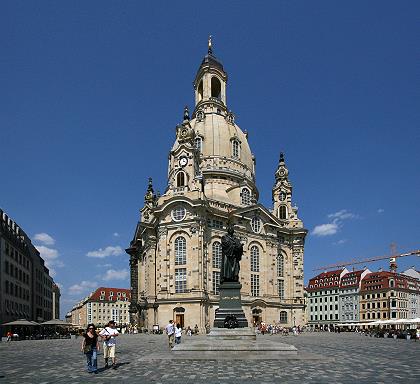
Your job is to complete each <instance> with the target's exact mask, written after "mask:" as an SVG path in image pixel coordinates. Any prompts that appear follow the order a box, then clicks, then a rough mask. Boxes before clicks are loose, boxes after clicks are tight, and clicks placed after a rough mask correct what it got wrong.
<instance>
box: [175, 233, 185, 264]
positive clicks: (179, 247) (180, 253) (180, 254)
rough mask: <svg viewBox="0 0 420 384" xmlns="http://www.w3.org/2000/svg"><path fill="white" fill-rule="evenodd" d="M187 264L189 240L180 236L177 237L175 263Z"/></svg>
mask: <svg viewBox="0 0 420 384" xmlns="http://www.w3.org/2000/svg"><path fill="white" fill-rule="evenodd" d="M184 264H187V241H186V240H185V237H182V236H179V237H177V238H176V239H175V265H184Z"/></svg>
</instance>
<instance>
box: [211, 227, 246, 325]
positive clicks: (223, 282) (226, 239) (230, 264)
mask: <svg viewBox="0 0 420 384" xmlns="http://www.w3.org/2000/svg"><path fill="white" fill-rule="evenodd" d="M221 243H222V270H221V272H222V273H221V275H220V302H219V308H218V309H217V310H216V313H215V319H214V327H216V328H245V327H248V321H247V319H246V317H245V313H244V311H243V309H242V303H241V288H242V285H241V283H240V282H239V270H240V264H239V263H240V261H241V258H242V254H243V252H244V251H243V245H242V244H241V242H240V241H239V239H238V238H237V237H235V235H234V227H233V224H229V225H228V229H227V234H226V235H224V236H223V237H222V242H221Z"/></svg>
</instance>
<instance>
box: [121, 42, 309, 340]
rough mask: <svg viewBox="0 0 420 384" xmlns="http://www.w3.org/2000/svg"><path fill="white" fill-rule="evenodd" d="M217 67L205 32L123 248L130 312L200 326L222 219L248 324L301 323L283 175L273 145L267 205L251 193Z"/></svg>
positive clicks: (138, 319) (299, 250)
mask: <svg viewBox="0 0 420 384" xmlns="http://www.w3.org/2000/svg"><path fill="white" fill-rule="evenodd" d="M227 79H228V77H227V73H226V72H225V70H224V68H223V65H222V63H221V62H220V61H219V60H218V59H217V58H216V57H215V56H214V54H213V51H212V46H211V40H209V48H208V54H207V55H206V56H205V57H204V59H203V61H202V63H201V65H200V67H199V68H198V71H197V74H196V76H195V79H194V83H193V84H194V91H195V108H194V111H193V113H192V115H191V116H190V114H189V111H188V108H185V111H184V119H183V122H182V123H181V124H179V125H178V126H177V127H176V138H175V143H174V145H173V147H172V149H171V150H170V152H169V164H168V185H167V188H166V191H165V193H164V194H163V195H162V196H157V195H156V194H155V192H154V190H153V186H152V181H151V179H149V186H148V189H147V192H146V195H145V198H144V207H143V208H142V209H141V211H140V213H141V215H140V221H139V222H138V224H137V227H136V230H135V234H134V238H133V240H132V241H131V243H130V247H129V248H128V249H127V250H126V251H127V253H128V254H129V255H130V271H131V289H132V295H131V298H132V303H131V313H132V321H133V322H135V323H137V324H138V325H139V326H140V327H145V328H148V329H149V331H151V330H152V329H153V327H154V326H157V325H159V326H160V327H161V328H162V327H163V326H165V325H166V324H167V322H168V320H169V319H173V320H174V321H175V322H176V323H181V325H182V326H191V328H193V327H195V325H196V324H197V325H198V327H199V329H200V331H201V332H204V330H205V328H206V327H208V326H209V325H212V324H213V321H214V313H215V310H216V309H217V308H218V301H219V294H218V289H219V283H220V267H221V256H222V251H221V243H220V239H221V237H222V236H223V235H224V234H225V233H226V227H227V224H228V222H230V223H233V224H234V228H235V233H236V236H238V237H239V238H240V239H241V241H242V243H243V244H244V253H243V256H242V260H241V262H240V267H241V269H240V279H239V281H240V283H241V284H242V289H241V297H242V304H243V310H244V311H245V315H246V317H247V319H248V324H250V325H251V324H255V323H258V322H260V321H265V322H266V323H277V324H279V323H280V324H281V325H284V326H293V325H304V324H305V305H304V286H303V252H304V241H305V236H306V234H307V230H306V229H304V228H303V223H302V221H301V220H300V219H299V218H298V212H297V211H298V210H297V207H296V206H293V204H292V184H291V183H290V181H289V171H288V169H287V167H286V164H285V159H284V156H283V154H280V160H279V164H278V168H277V170H276V172H275V184H274V187H273V191H272V195H273V204H274V205H273V208H272V209H267V208H265V207H264V206H263V205H261V204H260V203H259V202H258V195H259V193H258V189H257V186H256V179H255V156H254V155H253V154H252V152H251V149H250V147H249V144H248V134H247V133H246V131H245V132H243V131H242V130H241V128H239V126H238V125H237V124H236V123H235V116H234V114H233V113H232V112H231V111H230V110H229V109H228V108H227V105H226V85H227Z"/></svg>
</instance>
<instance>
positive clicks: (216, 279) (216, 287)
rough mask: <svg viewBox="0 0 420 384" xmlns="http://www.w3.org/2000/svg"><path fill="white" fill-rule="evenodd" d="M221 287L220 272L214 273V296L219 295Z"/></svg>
mask: <svg viewBox="0 0 420 384" xmlns="http://www.w3.org/2000/svg"><path fill="white" fill-rule="evenodd" d="M219 287H220V272H219V271H213V294H215V295H218V294H219Z"/></svg>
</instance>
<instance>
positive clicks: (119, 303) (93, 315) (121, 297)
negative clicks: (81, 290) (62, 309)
mask: <svg viewBox="0 0 420 384" xmlns="http://www.w3.org/2000/svg"><path fill="white" fill-rule="evenodd" d="M130 299H131V293H130V290H129V289H125V288H107V287H99V288H98V289H96V290H95V291H94V292H92V293H91V294H90V295H89V296H88V297H86V298H84V299H83V300H81V301H80V302H78V303H77V304H76V305H75V306H74V307H73V308H72V309H71V311H70V312H69V313H68V314H67V316H66V320H67V321H68V322H71V323H72V324H75V325H79V326H80V327H83V328H85V327H86V326H87V325H88V324H90V323H93V324H95V325H96V326H99V327H103V326H105V325H106V324H107V323H108V322H109V321H110V320H113V321H115V322H116V323H117V325H118V326H122V325H127V324H129V322H130V314H129V307H130Z"/></svg>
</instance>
